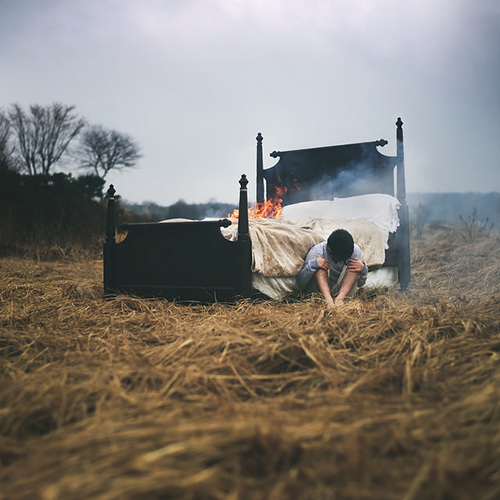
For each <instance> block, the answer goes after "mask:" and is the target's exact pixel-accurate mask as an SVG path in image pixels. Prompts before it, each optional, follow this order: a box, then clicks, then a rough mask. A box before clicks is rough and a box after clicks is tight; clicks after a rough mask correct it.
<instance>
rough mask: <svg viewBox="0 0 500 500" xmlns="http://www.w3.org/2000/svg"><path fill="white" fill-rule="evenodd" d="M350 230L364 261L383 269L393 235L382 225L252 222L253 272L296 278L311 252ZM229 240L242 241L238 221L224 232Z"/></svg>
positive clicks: (311, 220)
mask: <svg viewBox="0 0 500 500" xmlns="http://www.w3.org/2000/svg"><path fill="white" fill-rule="evenodd" d="M341 228H342V229H346V230H347V231H349V232H350V233H351V234H352V237H353V238H354V241H355V242H356V244H357V245H359V247H360V248H361V251H362V253H363V260H364V261H365V262H366V263H367V264H368V265H369V266H376V265H382V264H383V263H384V259H385V249H386V248H388V246H387V239H388V236H389V231H388V230H387V229H386V228H384V227H382V226H381V225H379V224H377V223H375V222H371V221H362V220H350V221H341V220H337V221H335V220H326V219H305V220H302V221H295V222H292V221H287V220H283V219H264V218H251V219H250V220H249V232H250V239H251V241H252V271H253V272H254V273H258V274H260V275H262V276H266V277H291V276H296V275H297V274H298V272H299V271H300V269H301V268H302V265H303V264H304V258H305V256H306V254H307V252H308V251H309V249H310V248H311V247H312V246H313V245H315V244H316V243H319V242H320V241H324V240H326V239H327V238H328V236H329V235H330V234H331V232H332V231H334V230H335V229H341ZM221 232H222V234H223V235H224V237H226V238H227V239H229V240H231V241H235V240H237V238H238V225H237V222H236V221H235V222H234V223H233V224H232V225H231V226H230V227H228V228H221Z"/></svg>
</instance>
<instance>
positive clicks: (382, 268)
mask: <svg viewBox="0 0 500 500" xmlns="http://www.w3.org/2000/svg"><path fill="white" fill-rule="evenodd" d="M402 125H403V123H402V121H401V119H399V118H398V120H397V123H396V127H397V128H396V155H395V156H387V155H384V154H382V153H381V152H380V150H379V148H382V147H383V146H385V145H386V144H387V141H385V140H383V139H381V140H378V141H373V142H364V143H355V144H347V145H338V146H328V147H320V148H311V149H299V150H291V151H282V152H276V151H274V152H273V153H271V156H272V157H274V158H279V160H278V161H277V163H276V164H275V165H274V166H273V167H271V168H268V169H264V167H263V164H264V162H263V145H262V143H263V138H262V135H261V134H258V136H257V176H256V181H257V182H256V199H257V203H256V204H254V205H253V206H251V207H249V205H248V194H247V185H248V180H247V178H246V175H242V177H241V179H240V191H239V208H238V210H235V212H234V213H233V214H231V215H228V217H227V218H226V219H220V220H202V221H193V220H167V221H160V222H153V223H129V224H122V225H121V226H120V227H121V228H122V229H123V230H125V231H127V236H126V238H125V239H124V240H123V241H121V242H117V241H116V236H115V234H116V227H115V217H116V215H115V200H114V194H115V191H114V188H113V186H111V187H110V189H109V190H108V215H107V228H106V240H105V243H104V249H103V252H104V289H105V293H106V294H114V293H132V294H135V295H138V296H161V297H165V298H167V299H169V300H179V301H199V302H205V303H206V302H216V301H222V302H224V301H232V300H235V299H237V298H238V297H252V296H255V295H264V296H266V297H269V298H272V299H282V298H284V297H287V296H292V295H294V294H296V293H297V292H298V285H297V282H296V275H297V273H298V271H299V270H300V268H301V266H302V263H303V259H304V257H305V255H306V253H307V251H308V249H309V248H310V247H311V246H312V245H314V244H315V243H317V242H319V241H323V240H325V239H326V238H327V237H328V235H329V234H330V233H331V232H332V231H333V230H334V229H337V228H344V229H347V230H348V231H349V232H350V233H351V234H352V235H353V237H354V240H355V241H356V243H357V244H358V245H359V246H360V247H361V250H362V251H363V258H364V260H365V262H366V263H367V264H368V266H369V273H368V280H367V283H366V285H365V286H366V287H378V286H392V285H394V284H396V283H398V282H399V285H400V287H401V289H402V290H406V288H407V287H408V284H409V281H410V246H409V222H408V207H407V205H406V190H405V171H404V151H403V130H402Z"/></svg>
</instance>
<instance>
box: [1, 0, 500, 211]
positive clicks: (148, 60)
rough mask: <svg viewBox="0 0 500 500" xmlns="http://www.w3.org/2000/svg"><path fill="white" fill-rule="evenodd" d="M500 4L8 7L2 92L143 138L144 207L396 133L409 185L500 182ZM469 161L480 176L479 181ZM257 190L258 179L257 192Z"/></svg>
mask: <svg viewBox="0 0 500 500" xmlns="http://www.w3.org/2000/svg"><path fill="white" fill-rule="evenodd" d="M499 9H500V7H499V4H498V2H496V1H495V0H483V1H482V2H472V1H470V0H404V1H403V0H381V1H379V2H376V3H374V2H372V1H369V0H335V1H332V0H308V1H307V2H306V1H305V0H286V1H285V0H266V1H261V0H245V1H243V0H232V1H231V2H227V1H225V0H203V1H202V0H183V1H174V0H168V1H165V0H141V1H137V0H74V1H72V2H66V1H63V0H44V1H43V2H40V1H35V0H14V1H12V0H7V1H5V0H4V2H3V3H2V17H1V19H0V43H2V46H3V47H4V49H3V54H2V56H1V59H0V71H1V72H2V79H0V92H1V95H2V96H3V98H4V99H5V101H4V102H2V103H0V106H2V107H5V106H8V105H9V104H10V103H13V102H18V103H20V104H21V105H28V104H30V103H38V104H47V103H50V102H53V101H61V102H65V103H68V104H75V105H76V106H77V109H78V110H79V111H80V112H81V113H82V114H83V115H84V116H85V117H86V118H87V119H88V120H89V121H90V122H92V123H98V124H102V125H104V126H106V127H111V128H115V129H117V130H119V131H122V132H124V133H127V134H129V135H131V136H132V137H134V138H135V139H136V140H137V141H138V142H139V143H140V144H141V146H142V148H143V153H144V158H143V159H142V160H141V162H140V165H139V168H138V169H137V170H136V171H130V172H128V173H127V172H125V173H122V174H117V175H116V176H115V178H113V179H111V180H113V182H115V184H116V185H117V188H118V190H119V191H120V193H121V194H122V195H123V196H124V197H125V198H127V199H130V200H133V201H144V200H152V201H156V202H158V203H160V204H167V203H173V202H174V201H176V200H177V199H179V198H183V199H185V200H186V201H197V202H201V201H205V200H207V199H209V198H217V199H219V200H220V201H232V200H235V198H236V196H237V189H238V184H237V181H238V178H239V175H240V174H241V173H243V172H245V173H247V174H248V176H249V178H250V180H251V182H252V179H253V175H254V172H255V166H254V165H255V158H254V157H255V140H254V138H255V136H256V134H257V132H259V131H261V132H262V133H263V134H264V147H265V151H266V164H267V166H270V165H272V164H273V163H274V161H273V160H271V159H270V158H268V156H267V153H269V152H270V151H272V150H273V149H282V150H285V149H296V148H299V147H314V146H324V145H331V144H337V143H348V142H357V141H365V140H375V139H380V138H382V137H383V138H386V139H388V140H389V141H390V144H389V145H388V146H386V148H384V149H387V150H388V151H386V154H390V153H391V151H392V150H391V149H390V148H394V147H395V145H394V134H395V126H394V122H395V121H396V118H397V117H398V116H402V118H403V121H404V122H405V126H404V131H405V140H406V142H405V150H406V159H407V167H408V172H407V184H408V189H409V190H411V191H436V190H439V191H464V190H479V191H488V190H492V189H499V187H500V179H499V174H498V172H499V169H498V157H499V154H500V150H499V145H498V141H497V139H496V138H497V136H498V132H499V129H500V121H499V120H500V119H499V114H498V107H499V106H498V105H499V96H498V88H499V84H500V81H499V80H500V79H499V66H498V63H497V61H498V55H499V54H498V46H500V44H499V42H500V40H499V37H500V35H499V33H500V30H499V19H500V11H499ZM471 168H474V169H475V170H474V172H475V174H477V175H475V176H474V178H473V179H472V178H471V174H470V172H471ZM250 189H251V192H252V186H251V185H250Z"/></svg>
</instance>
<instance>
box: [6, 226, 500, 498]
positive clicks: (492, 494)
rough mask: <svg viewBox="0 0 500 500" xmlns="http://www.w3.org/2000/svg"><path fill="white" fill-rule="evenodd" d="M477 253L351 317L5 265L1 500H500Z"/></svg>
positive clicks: (497, 373)
mask: <svg viewBox="0 0 500 500" xmlns="http://www.w3.org/2000/svg"><path fill="white" fill-rule="evenodd" d="M459 240H462V239H461V238H460V237H459V236H458V235H454V234H453V233H447V234H445V235H443V234H441V235H436V236H433V237H430V236H427V237H424V239H423V240H419V241H415V242H413V247H412V252H413V281H412V284H411V286H410V290H409V292H408V293H407V294H401V293H399V292H397V291H396V290H381V291H379V292H378V293H374V294H370V295H361V296H360V297H359V298H358V299H355V300H353V301H352V302H350V303H347V304H345V305H344V306H341V307H339V308H337V309H335V310H327V309H325V308H324V306H323V304H322V303H320V302H316V301H314V300H306V301H301V302H290V303H287V302H273V301H260V302H251V301H242V302H239V303H236V304H234V305H222V304H214V305H212V306H201V305H200V306H184V305H180V304H176V303H169V302H166V301H163V300H155V299H151V300H145V299H138V298H134V297H128V296H119V297H116V298H114V299H111V300H103V298H102V285H101V276H102V263H101V261H100V259H92V258H91V257H89V256H85V255H83V254H80V255H79V256H78V257H67V256H66V257H62V258H61V259H59V260H53V261H43V260H34V259H31V260H27V259H24V260H23V259H19V258H13V257H11V258H5V259H2V260H0V273H1V280H2V284H1V287H0V305H1V308H0V311H1V312H0V363H1V365H0V367H1V370H0V376H1V379H2V382H1V386H0V463H1V465H2V468H1V469H0V498H2V499H11V498H16V499H33V498H43V499H68V498H71V499H87V498H92V499H94V498H99V499H139V498H148V499H160V498H162V499H165V498H185V499H226V498H229V499H280V498H301V499H302V498H305V499H309V498H310V499H318V498H325V499H326V498H328V499H329V498H332V499H333V498H335V499H384V500H390V499H423V498H425V499H431V500H432V499H470V498H476V499H495V498H500V451H499V450H500V410H499V403H498V402H499V401H500V335H499V326H500V315H499V312H500V307H499V305H500V293H499V274H500V265H499V260H498V257H499V254H500V251H499V240H498V239H495V238H492V237H490V238H483V239H479V240H476V241H475V242H471V243H467V244H464V243H462V242H461V241H459Z"/></svg>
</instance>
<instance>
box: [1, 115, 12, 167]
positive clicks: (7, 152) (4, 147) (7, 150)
mask: <svg viewBox="0 0 500 500" xmlns="http://www.w3.org/2000/svg"><path fill="white" fill-rule="evenodd" d="M11 136H12V129H11V127H10V122H9V119H8V118H7V115H6V114H5V113H4V112H3V111H1V110H0V172H2V171H6V170H15V166H14V165H15V163H14V148H13V146H12V144H11Z"/></svg>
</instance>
